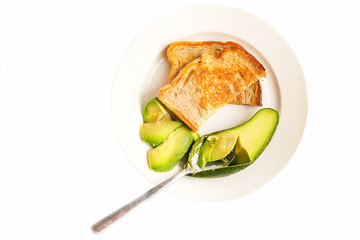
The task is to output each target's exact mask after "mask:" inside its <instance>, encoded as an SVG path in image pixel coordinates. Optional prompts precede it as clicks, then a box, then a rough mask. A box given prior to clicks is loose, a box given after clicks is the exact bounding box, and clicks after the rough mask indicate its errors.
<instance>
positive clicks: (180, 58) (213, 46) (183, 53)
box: [167, 41, 262, 106]
mask: <svg viewBox="0 0 360 240" xmlns="http://www.w3.org/2000/svg"><path fill="white" fill-rule="evenodd" d="M228 47H233V48H239V49H241V50H243V51H245V52H247V51H246V49H245V48H244V47H243V46H241V45H240V44H238V43H235V42H231V41H228V42H219V41H203V42H190V41H178V42H174V43H172V44H170V46H169V47H168V49H167V58H168V61H169V63H170V75H169V81H168V82H169V83H171V82H172V81H173V80H174V78H175V77H176V75H177V74H178V73H179V72H180V70H181V69H182V68H184V67H185V65H186V64H188V63H189V62H190V61H192V60H194V59H196V58H198V57H200V56H201V55H202V53H204V52H205V51H208V50H217V51H219V52H220V51H222V50H223V49H225V48H228ZM250 55H251V54H250ZM261 93H262V90H261V83H260V81H257V82H255V83H254V84H252V85H251V86H250V87H249V88H248V89H246V90H245V91H244V92H243V93H241V94H239V95H238V96H236V97H235V98H234V99H233V100H232V101H231V102H230V103H233V104H248V105H253V106H262V94H261Z"/></svg>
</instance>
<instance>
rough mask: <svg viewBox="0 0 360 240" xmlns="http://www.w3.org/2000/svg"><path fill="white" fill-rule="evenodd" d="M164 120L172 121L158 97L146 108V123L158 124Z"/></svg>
mask: <svg viewBox="0 0 360 240" xmlns="http://www.w3.org/2000/svg"><path fill="white" fill-rule="evenodd" d="M163 118H168V119H171V118H170V115H169V113H168V112H167V111H166V109H165V107H164V105H163V104H162V103H161V102H160V101H159V99H158V98H157V97H156V98H153V99H151V100H150V101H149V102H148V103H147V104H146V105H145V108H144V123H150V122H158V121H160V120H162V119H163Z"/></svg>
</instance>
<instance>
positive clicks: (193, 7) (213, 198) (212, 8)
mask: <svg viewBox="0 0 360 240" xmlns="http://www.w3.org/2000/svg"><path fill="white" fill-rule="evenodd" d="M196 9H197V10H201V9H207V10H209V11H216V9H222V10H224V11H225V10H229V11H236V12H237V13H239V14H240V15H243V16H244V15H246V17H250V18H255V19H257V20H258V21H260V22H261V23H262V24H263V25H264V26H265V27H266V28H268V29H270V30H271V31H273V33H275V34H276V35H277V37H278V38H279V39H280V40H281V41H282V45H283V47H285V48H286V50H287V51H288V54H290V56H291V57H292V58H293V59H292V61H294V62H295V65H296V66H295V68H297V71H298V75H299V76H298V77H300V78H301V80H302V81H301V83H302V90H303V93H302V94H303V96H302V97H303V100H304V103H303V106H302V107H303V109H302V116H303V119H302V122H301V125H302V128H301V129H297V130H298V132H297V139H296V140H297V143H296V144H295V145H296V146H295V148H293V149H292V153H291V154H290V155H289V154H288V159H287V160H286V161H285V162H284V163H283V165H282V167H281V168H280V169H279V170H278V171H277V172H276V173H275V174H273V176H272V177H271V178H270V179H269V180H268V181H265V183H263V184H261V186H263V185H265V184H266V183H267V182H269V181H271V180H272V179H273V178H274V177H275V176H276V175H277V174H278V173H279V172H280V171H281V170H282V169H283V168H284V167H285V166H286V165H287V163H288V162H289V161H290V159H291V157H292V156H293V154H294V153H295V152H296V149H297V147H298V145H299V143H300V141H301V139H302V136H303V132H304V129H305V126H306V120H307V114H308V97H307V88H306V81H305V77H304V74H303V71H302V69H301V66H300V63H299V61H298V59H297V57H296V55H295V53H294V52H293V50H292V49H291V48H290V46H289V45H288V43H287V42H286V41H285V39H284V38H283V37H282V36H281V35H280V34H279V33H278V32H277V31H276V30H275V29H274V28H273V27H271V26H270V25H269V24H268V23H266V22H265V21H263V20H262V19H260V18H259V17H257V16H255V15H253V14H251V13H249V12H247V11H244V10H242V9H239V8H236V7H232V6H224V5H217V4H197V5H191V6H187V7H183V8H180V9H176V10H173V11H171V12H168V13H166V14H164V15H163V16H161V17H159V18H158V19H156V20H155V21H153V22H152V23H150V24H149V25H147V27H145V28H144V29H143V30H142V31H141V32H140V33H138V35H137V36H136V37H135V38H134V39H133V41H132V42H131V43H130V45H129V47H128V48H127V49H126V51H125V52H124V54H123V56H122V58H121V60H120V63H119V65H118V67H117V69H116V74H115V77H114V81H113V87H112V96H111V99H112V101H111V109H112V111H111V112H112V120H113V126H114V129H115V132H116V135H117V138H118V140H119V143H120V146H121V148H122V150H123V152H124V154H125V156H126V157H127V159H128V160H129V161H130V162H131V163H132V165H133V166H134V167H135V168H136V169H137V170H139V168H138V167H137V166H136V165H135V164H134V162H133V161H132V160H131V158H130V156H129V154H128V153H127V149H125V147H124V141H123V139H121V137H120V136H121V132H120V133H119V131H120V130H119V128H118V124H117V123H116V120H117V117H116V116H117V115H118V114H117V113H116V111H119V110H118V108H117V107H118V105H117V104H116V103H115V99H116V96H115V95H116V94H117V91H116V84H118V81H119V80H118V79H119V76H120V75H121V74H123V72H122V71H123V67H122V66H123V65H124V62H125V61H127V60H128V59H129V56H131V54H132V53H131V51H133V47H134V44H135V45H136V44H137V41H138V40H139V37H142V35H144V33H145V32H146V31H149V29H151V28H152V27H154V25H156V24H159V23H161V21H164V19H166V18H167V17H169V16H170V15H171V14H174V13H177V14H179V13H181V12H182V13H183V14H184V13H185V14H186V13H187V11H194V10H196ZM215 32H216V31H215ZM226 33H228V32H226ZM184 35H185V34H184ZM169 43H170V42H168V44H169ZM136 47H138V46H136ZM259 51H260V50H259ZM260 52H261V51H260ZM261 53H262V52H261ZM269 64H270V63H269ZM271 66H272V67H273V65H271ZM279 85H280V83H279ZM124 88H125V87H124ZM125 89H126V88H125ZM282 97H283V96H281V111H282V110H283V99H282ZM297 107H299V106H297ZM279 115H280V118H279V122H280V121H287V119H282V115H283V114H282V113H280V114H279ZM275 134H276V133H275ZM278 134H279V133H278ZM274 137H275V136H274ZM268 147H269V146H268ZM139 171H140V170H139ZM140 174H141V175H143V176H144V174H143V173H142V172H141V171H140ZM144 177H145V178H146V179H147V180H148V181H150V182H151V183H152V184H156V183H158V182H159V181H161V180H163V179H164V178H166V177H168V176H163V177H160V176H159V178H157V179H152V180H151V179H149V178H148V177H146V176H144ZM189 181H191V180H189V179H186V178H184V181H182V180H180V181H179V182H183V184H182V185H183V186H181V187H178V190H177V189H176V188H177V187H176V183H175V184H174V185H175V186H171V187H169V188H168V189H167V190H166V191H167V192H169V193H171V194H173V195H176V196H178V197H183V198H186V199H191V200H200V201H222V200H230V199H233V198H236V197H240V196H243V195H246V194H249V193H251V192H252V191H254V190H256V189H258V188H260V187H261V186H257V187H256V188H255V189H252V190H249V191H247V192H246V193H244V194H239V193H237V194H232V195H231V194H230V195H231V196H230V195H229V194H227V195H226V196H223V197H217V196H214V194H213V193H212V195H211V196H210V195H207V194H205V195H206V196H201V195H199V194H196V196H194V197H192V196H189V194H185V195H184V194H181V191H182V190H181V189H184V185H186V184H189V183H186V182H189ZM219 181H222V180H219ZM209 182H213V181H210V180H209Z"/></svg>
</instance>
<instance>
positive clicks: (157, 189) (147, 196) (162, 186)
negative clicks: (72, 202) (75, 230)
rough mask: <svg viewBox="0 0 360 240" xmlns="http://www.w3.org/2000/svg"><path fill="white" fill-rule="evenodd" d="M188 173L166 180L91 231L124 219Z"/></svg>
mask: <svg viewBox="0 0 360 240" xmlns="http://www.w3.org/2000/svg"><path fill="white" fill-rule="evenodd" d="M187 173H188V172H187V171H186V170H185V169H184V170H182V171H180V172H178V173H177V174H175V175H174V176H172V177H170V178H168V179H166V180H165V181H163V182H161V183H159V184H158V185H156V186H155V187H153V188H151V189H150V190H148V191H147V192H145V193H144V194H142V195H141V196H139V197H137V198H135V199H134V200H133V201H131V202H129V203H128V204H126V205H124V206H123V207H122V208H120V209H118V210H116V211H115V212H113V213H111V214H110V215H108V216H106V217H104V218H103V219H101V220H100V221H98V222H97V223H95V224H94V225H93V226H92V227H91V229H92V231H93V232H94V233H97V232H100V231H101V230H103V229H105V228H107V227H108V226H109V225H110V224H112V223H113V222H115V221H116V220H118V219H119V218H121V217H123V216H124V215H125V214H127V213H128V212H130V211H131V210H132V209H134V208H135V207H137V206H138V205H139V204H140V203H143V202H144V201H145V200H147V199H150V198H151V197H153V196H154V195H155V194H157V193H159V192H160V191H161V190H163V189H165V188H166V187H168V186H169V185H170V184H172V183H174V182H175V181H176V180H178V179H180V178H181V177H183V176H185V175H186V174H187Z"/></svg>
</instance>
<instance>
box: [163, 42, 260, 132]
mask: <svg viewBox="0 0 360 240" xmlns="http://www.w3.org/2000/svg"><path fill="white" fill-rule="evenodd" d="M265 76H266V72H265V68H264V67H263V66H262V65H261V64H260V63H259V62H258V61H257V60H256V59H255V58H254V57H253V56H252V55H251V54H249V53H248V52H247V51H244V50H241V49H240V48H237V47H228V48H225V49H223V50H222V51H220V52H219V51H217V50H209V51H207V52H205V53H203V54H202V55H201V57H200V58H197V59H195V60H193V61H191V62H190V63H188V64H187V65H186V66H185V67H184V68H183V69H182V70H181V71H180V72H179V73H178V74H177V76H176V77H175V78H174V80H173V81H172V82H171V83H170V84H167V85H165V86H164V87H162V88H161V89H160V91H159V93H158V97H159V100H160V101H161V102H162V103H163V104H165V105H166V106H167V107H168V108H169V109H170V110H171V111H172V112H173V113H174V114H176V115H177V116H178V117H179V118H180V119H181V120H182V121H183V122H184V123H185V124H186V125H188V126H189V127H190V128H191V129H192V130H193V131H195V132H196V131H197V130H198V129H199V128H200V126H201V125H202V124H203V122H204V121H205V120H207V119H208V118H209V117H210V116H211V115H212V114H214V113H215V112H216V111H217V110H218V109H220V108H221V107H223V106H224V105H226V104H228V103H229V102H230V101H232V100H233V99H234V98H235V97H236V96H238V95H239V94H240V93H241V92H243V91H244V90H245V89H246V88H248V87H249V86H250V85H252V84H253V83H255V82H256V81H257V80H258V79H260V78H261V77H265Z"/></svg>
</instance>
